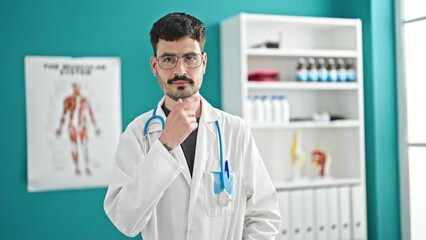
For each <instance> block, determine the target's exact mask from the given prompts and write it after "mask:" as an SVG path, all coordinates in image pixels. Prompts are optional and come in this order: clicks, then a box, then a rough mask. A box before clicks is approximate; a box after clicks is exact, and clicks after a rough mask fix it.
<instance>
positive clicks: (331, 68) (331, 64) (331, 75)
mask: <svg viewBox="0 0 426 240" xmlns="http://www.w3.org/2000/svg"><path fill="white" fill-rule="evenodd" d="M327 70H328V81H329V82H337V70H336V62H335V61H334V59H333V58H329V59H328V65H327Z"/></svg>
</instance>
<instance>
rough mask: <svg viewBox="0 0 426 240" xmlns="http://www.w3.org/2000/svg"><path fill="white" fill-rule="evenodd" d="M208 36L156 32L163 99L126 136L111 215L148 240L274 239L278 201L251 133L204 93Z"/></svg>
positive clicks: (175, 21)
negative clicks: (208, 100)
mask: <svg viewBox="0 0 426 240" xmlns="http://www.w3.org/2000/svg"><path fill="white" fill-rule="evenodd" d="M205 34H206V33H205V27H204V24H203V23H202V22H200V21H199V20H198V19H197V18H195V17H193V16H190V15H187V14H185V13H171V14H168V15H166V16H164V17H162V18H161V19H159V20H158V21H157V22H156V23H154V25H153V27H152V29H151V32H150V36H151V44H152V47H153V49H154V56H152V57H151V69H152V72H153V74H154V75H155V77H156V78H157V80H158V83H159V84H160V86H161V88H162V90H163V91H164V98H163V99H161V101H160V102H159V103H158V104H157V105H156V106H155V105H153V110H152V111H149V112H147V113H144V114H142V115H141V116H139V117H137V118H136V119H135V120H134V121H133V122H131V123H130V124H129V126H128V127H127V129H126V130H125V132H124V133H123V134H122V135H121V138H120V143H119V146H118V149H117V153H116V162H115V165H114V171H113V176H112V180H111V182H110V185H109V188H108V192H107V195H106V197H105V203H104V208H105V212H106V214H107V215H108V217H109V218H110V219H111V221H112V223H113V224H114V225H115V226H116V227H117V228H118V229H119V230H120V231H121V232H122V233H124V234H125V235H127V236H131V237H134V236H136V235H137V234H138V233H139V232H141V233H142V236H143V239H145V240H152V239H164V240H171V239H194V240H209V239H211V240H225V239H229V240H237V239H275V236H276V235H277V233H278V229H279V226H280V222H281V217H280V214H279V210H278V203H277V202H278V201H277V194H276V191H275V189H274V186H273V185H272V182H271V180H270V178H269V176H268V173H267V171H266V169H265V166H264V164H263V161H262V159H261V157H260V155H259V152H258V150H257V148H256V145H255V143H254V141H253V138H252V135H251V132H250V129H249V127H248V126H247V124H246V123H245V122H244V121H243V120H242V119H241V118H239V117H236V116H232V115H230V114H227V113H225V112H222V111H220V110H218V109H216V108H213V107H212V106H211V105H210V104H209V103H208V102H207V101H206V100H205V99H204V98H203V97H201V96H200V93H199V90H200V87H201V85H202V81H203V75H204V73H205V70H206V64H207V54H206V53H205V52H203V49H204V43H205Z"/></svg>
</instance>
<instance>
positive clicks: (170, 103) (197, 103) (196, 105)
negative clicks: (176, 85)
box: [164, 94, 201, 118]
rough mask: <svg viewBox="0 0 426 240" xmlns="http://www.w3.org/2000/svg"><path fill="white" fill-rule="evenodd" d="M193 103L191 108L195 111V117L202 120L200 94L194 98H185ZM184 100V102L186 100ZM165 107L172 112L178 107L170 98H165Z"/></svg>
mask: <svg viewBox="0 0 426 240" xmlns="http://www.w3.org/2000/svg"><path fill="white" fill-rule="evenodd" d="M184 99H188V100H190V101H191V108H192V109H195V117H196V118H200V116H201V96H200V95H199V94H196V95H194V96H191V97H188V98H184ZM184 99H182V101H183V100H184ZM164 105H165V106H166V108H167V109H169V110H172V109H173V108H174V106H175V105H176V101H175V100H173V99H171V98H170V97H169V96H167V95H166V96H165V98H164Z"/></svg>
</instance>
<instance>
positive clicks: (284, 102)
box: [280, 96, 290, 123]
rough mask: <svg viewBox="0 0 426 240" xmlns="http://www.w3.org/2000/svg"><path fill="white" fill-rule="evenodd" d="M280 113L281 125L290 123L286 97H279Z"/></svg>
mask: <svg viewBox="0 0 426 240" xmlns="http://www.w3.org/2000/svg"><path fill="white" fill-rule="evenodd" d="M280 103H281V109H282V110H281V111H282V118H281V119H282V123H289V122H290V103H289V101H288V99H287V98H286V96H280Z"/></svg>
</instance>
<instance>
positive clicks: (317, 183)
mask: <svg viewBox="0 0 426 240" xmlns="http://www.w3.org/2000/svg"><path fill="white" fill-rule="evenodd" d="M359 184H361V180H359V179H357V178H337V179H333V178H330V179H306V180H293V181H291V180H290V181H282V182H274V186H275V188H276V189H277V190H293V189H306V188H322V187H339V186H347V185H359Z"/></svg>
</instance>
